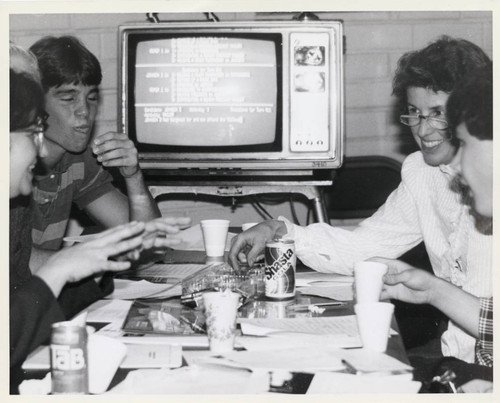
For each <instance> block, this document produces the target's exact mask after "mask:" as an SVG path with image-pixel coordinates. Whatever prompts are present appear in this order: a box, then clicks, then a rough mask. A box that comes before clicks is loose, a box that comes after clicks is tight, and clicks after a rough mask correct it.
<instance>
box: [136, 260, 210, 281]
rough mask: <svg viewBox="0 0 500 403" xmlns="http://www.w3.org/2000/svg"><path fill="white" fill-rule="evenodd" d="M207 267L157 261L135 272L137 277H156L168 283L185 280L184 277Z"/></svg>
mask: <svg viewBox="0 0 500 403" xmlns="http://www.w3.org/2000/svg"><path fill="white" fill-rule="evenodd" d="M205 267H207V265H205V264H170V263H168V264H167V263H155V264H153V265H152V266H150V267H148V268H145V269H142V270H137V271H136V272H135V273H133V274H134V277H136V278H144V279H156V280H161V282H164V283H166V282H176V281H180V280H183V279H184V278H186V277H188V276H190V275H192V274H194V273H197V272H199V271H200V270H202V269H204V268H205ZM155 282H160V281H155Z"/></svg>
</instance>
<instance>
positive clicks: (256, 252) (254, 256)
mask: <svg viewBox="0 0 500 403" xmlns="http://www.w3.org/2000/svg"><path fill="white" fill-rule="evenodd" d="M263 251H264V245H263V244H262V243H260V242H258V243H255V244H254V245H253V246H252V248H251V249H250V252H248V253H247V260H248V265H249V266H250V267H252V266H253V265H254V263H255V262H258V261H260V260H262V259H263V258H264V255H263V253H262V252H263Z"/></svg>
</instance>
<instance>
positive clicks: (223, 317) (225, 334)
mask: <svg viewBox="0 0 500 403" xmlns="http://www.w3.org/2000/svg"><path fill="white" fill-rule="evenodd" d="M239 299H240V296H239V294H236V293H234V292H231V291H228V290H226V291H224V292H206V293H204V294H203V303H204V306H205V316H206V325H207V333H208V343H209V345H210V351H211V352H212V353H214V354H225V353H229V352H231V351H233V347H234V337H235V334H236V312H237V310H238V301H239Z"/></svg>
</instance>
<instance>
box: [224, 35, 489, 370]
mask: <svg viewBox="0 0 500 403" xmlns="http://www.w3.org/2000/svg"><path fill="white" fill-rule="evenodd" d="M487 66H491V60H490V59H489V57H488V56H487V55H486V54H485V52H484V51H483V50H481V49H480V48H479V47H478V46H476V45H475V44H473V43H471V42H469V41H466V40H463V39H454V38H450V37H447V36H444V37H441V38H439V39H438V40H436V41H434V42H432V43H431V44H429V45H428V46H427V47H425V48H423V49H420V50H417V51H411V52H408V53H406V54H404V55H403V56H402V57H401V58H400V60H399V61H398V66H397V69H396V73H395V77H394V80H393V93H394V95H396V96H397V97H398V99H399V101H400V104H401V106H402V109H401V117H400V121H401V123H403V124H404V125H406V126H409V129H410V131H411V134H412V135H413V137H414V139H415V141H416V143H417V145H418V147H419V148H420V151H418V152H415V153H413V154H411V155H409V156H408V157H407V158H406V159H405V161H404V163H403V167H402V172H401V176H402V182H401V184H400V185H399V187H398V188H397V189H396V190H395V191H394V192H393V193H392V194H391V195H390V196H389V197H388V199H387V201H386V202H385V204H384V205H383V206H382V207H380V209H379V210H378V211H377V212H376V213H375V214H374V215H373V216H372V217H370V218H367V219H366V220H364V221H363V222H361V223H360V224H359V225H358V226H357V227H356V228H355V229H354V230H353V231H347V230H344V229H342V228H333V227H332V226H330V225H328V224H324V223H318V224H311V225H309V226H307V227H300V226H298V225H293V224H291V223H290V222H289V221H288V220H286V219H285V218H282V217H280V218H279V219H278V220H270V221H266V222H264V223H261V224H259V225H257V226H255V227H252V228H250V229H249V230H248V231H245V232H243V233H241V234H239V235H238V236H237V237H236V238H234V239H233V244H232V247H231V250H230V252H229V259H230V261H231V264H232V265H233V267H236V268H237V267H238V262H239V261H240V260H245V258H246V260H247V261H248V264H249V265H252V264H253V263H254V262H255V261H256V260H257V259H258V258H259V256H261V255H262V251H263V250H264V246H265V243H266V241H267V240H271V239H273V238H275V237H277V236H281V237H283V238H284V239H293V240H295V247H296V252H297V257H298V258H299V259H300V260H301V261H302V262H303V263H304V264H306V265H307V266H309V267H311V268H312V269H315V270H318V271H321V272H335V273H342V274H348V275H352V272H353V267H354V264H355V262H357V261H361V260H367V259H370V258H373V257H377V256H378V257H384V258H390V259H395V258H398V257H400V256H401V255H403V254H404V253H405V252H407V251H409V250H410V249H412V248H413V247H415V246H416V245H418V244H419V243H420V242H422V241H423V242H424V243H425V247H426V250H427V253H428V255H429V258H430V262H431V265H432V270H433V271H434V274H435V275H436V276H438V277H440V278H442V279H444V280H446V281H449V282H451V283H452V284H454V285H456V286H458V287H460V288H463V289H464V290H465V291H467V292H469V293H471V294H473V295H475V296H477V297H490V296H491V294H492V261H491V255H492V253H491V250H492V240H491V236H489V235H484V234H481V233H479V232H478V231H476V229H475V226H474V219H473V218H472V216H471V215H470V214H469V211H468V207H467V206H466V205H465V204H464V203H462V200H461V196H460V195H459V194H458V193H457V192H455V191H454V190H452V186H453V185H454V183H455V181H454V177H455V174H456V171H457V170H456V166H457V164H458V161H459V158H458V155H457V152H458V150H459V148H458V144H457V142H456V140H455V139H454V138H452V136H451V134H450V131H449V128H448V121H447V118H446V101H447V99H448V97H449V95H450V93H451V91H452V90H453V88H454V87H455V85H456V84H457V83H458V82H459V81H460V79H462V78H463V77H465V76H467V75H468V74H470V73H471V72H472V71H474V70H475V69H477V68H482V67H487ZM436 344H438V348H436V349H435V351H434V350H432V351H431V350H429V354H436V355H441V354H442V355H445V356H454V357H457V358H460V359H462V360H464V361H467V362H473V361H474V344H475V340H474V338H473V337H471V336H470V335H468V334H467V333H465V332H464V331H462V329H460V328H459V327H458V326H455V324H454V323H453V322H451V321H450V322H449V324H448V329H447V330H446V331H445V332H444V334H443V335H442V337H441V343H439V340H438V343H436ZM439 344H440V345H439Z"/></svg>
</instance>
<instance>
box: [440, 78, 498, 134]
mask: <svg viewBox="0 0 500 403" xmlns="http://www.w3.org/2000/svg"><path fill="white" fill-rule="evenodd" d="M446 114H447V116H448V124H449V127H450V129H451V132H452V133H455V131H456V128H457V126H458V125H460V124H461V123H462V122H465V126H466V127H467V131H468V132H469V134H470V135H471V136H474V137H477V138H478V139H480V140H493V73H492V69H491V68H483V69H477V70H475V71H473V72H472V73H471V74H470V75H469V76H467V77H465V78H464V79H463V80H462V81H460V82H459V83H458V84H457V86H456V87H455V89H454V90H453V92H452V93H451V95H450V97H449V98H448V102H447V104H446Z"/></svg>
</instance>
